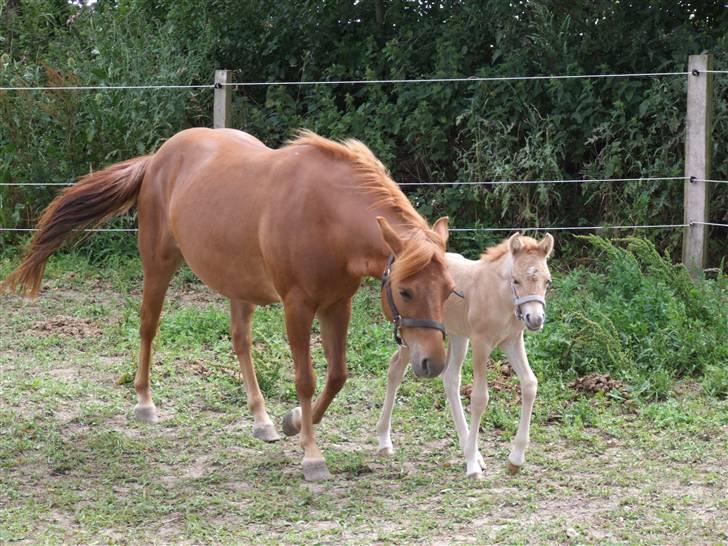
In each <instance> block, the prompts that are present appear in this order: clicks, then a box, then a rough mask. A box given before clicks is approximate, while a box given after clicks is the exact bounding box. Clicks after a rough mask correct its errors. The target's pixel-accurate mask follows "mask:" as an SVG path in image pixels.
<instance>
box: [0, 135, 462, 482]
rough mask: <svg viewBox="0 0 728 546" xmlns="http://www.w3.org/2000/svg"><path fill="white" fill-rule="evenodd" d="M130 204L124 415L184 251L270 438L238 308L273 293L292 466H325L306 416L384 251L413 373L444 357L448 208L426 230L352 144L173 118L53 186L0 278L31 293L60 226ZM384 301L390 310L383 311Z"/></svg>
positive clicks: (247, 323)
mask: <svg viewBox="0 0 728 546" xmlns="http://www.w3.org/2000/svg"><path fill="white" fill-rule="evenodd" d="M134 204H136V206H137V209H138V222H139V241H138V242H139V251H140V254H141V259H142V264H143V268H144V293H143V300H142V306H141V327H140V337H141V349H140V352H139V367H138V369H137V373H136V378H135V380H134V387H135V389H136V393H137V398H138V404H137V405H136V407H135V411H134V413H135V416H136V417H137V418H138V419H140V420H142V421H147V422H154V421H156V420H157V412H156V406H155V405H154V402H153V401H152V395H151V390H150V384H149V383H150V381H149V375H150V374H149V366H150V356H151V346H152V339H153V338H154V336H155V334H156V331H157V327H158V324H159V315H160V312H161V309H162V302H163V300H164V297H165V294H166V291H167V287H168V285H169V282H170V280H171V279H172V276H173V275H174V273H175V271H176V270H177V268H178V267H179V266H180V265H181V263H182V262H183V261H184V262H186V263H187V264H188V265H189V267H190V268H191V269H192V271H194V272H195V274H196V275H197V276H198V277H199V278H200V279H201V280H202V281H203V282H204V283H205V284H207V285H208V286H209V287H210V288H212V289H213V290H215V291H217V292H219V293H220V294H222V295H223V296H225V297H227V298H229V299H230V302H231V337H232V343H233V348H234V350H235V353H236V354H237V357H238V359H239V361H240V369H241V371H242V376H243V381H244V383H245V388H246V392H247V397H248V406H249V408H250V410H251V411H252V414H253V435H254V436H255V437H257V438H259V439H262V440H264V441H275V440H277V439H278V438H279V436H278V434H277V432H276V430H275V428H274V426H273V424H272V422H271V419H270V417H269V416H268V413H267V411H266V407H265V401H264V399H263V396H262V394H261V392H260V389H259V387H258V383H257V380H256V376H255V369H254V367H253V363H252V360H251V318H252V314H253V310H254V309H255V306H256V305H265V304H270V303H274V302H282V303H283V307H284V313H285V323H286V331H287V334H288V342H289V344H290V347H291V352H292V355H293V362H294V367H295V382H296V392H297V394H298V399H299V403H300V407H298V408H295V409H294V410H292V411H291V412H289V414H288V415H287V416H286V418H285V419H284V426H283V429H284V432H286V434H289V435H292V434H296V433H298V432H299V431H300V432H301V445H302V447H303V452H304V456H303V473H304V477H305V478H306V479H307V480H320V479H325V478H327V477H329V476H330V475H329V472H328V469H327V467H326V463H325V461H324V458H323V456H322V454H321V451H320V450H319V448H318V447H317V445H316V441H315V438H314V432H313V424H314V423H318V422H320V421H321V418H322V416H323V414H324V412H325V411H326V409H327V407H328V406H329V404H330V403H331V401H332V399H333V398H334V396H335V395H336V393H337V392H338V391H339V390H340V389H341V388H342V386H343V385H344V382H345V381H346V378H347V368H346V360H345V357H346V355H345V352H346V335H347V330H348V325H349V318H350V315H351V299H352V296H353V295H354V293H355V292H356V290H357V288H358V287H359V284H360V282H361V280H362V278H363V277H366V276H374V277H380V276H381V275H382V274H383V271H384V270H385V265H386V264H387V262H388V259H392V260H393V262H392V263H391V265H390V266H389V267H387V270H388V271H389V272H390V273H391V274H390V275H388V279H389V281H388V283H387V290H386V291H387V292H389V293H390V294H391V297H392V298H393V299H392V300H391V302H385V298H384V296H383V303H388V304H390V305H384V312H385V315H386V316H388V318H396V319H397V321H398V322H397V324H398V328H397V329H398V331H399V332H400V334H401V336H402V337H403V338H404V342H405V343H406V344H407V346H408V347H409V349H410V354H411V355H412V359H411V360H412V367H413V371H414V372H415V373H416V374H417V375H420V376H428V377H434V376H436V375H438V374H439V373H440V372H442V370H443V369H444V367H445V362H446V360H445V349H444V342H443V341H444V340H443V333H444V328H442V326H441V324H439V321H441V320H442V309H443V305H444V303H445V300H446V299H447V297H448V295H449V293H450V291H451V290H452V289H453V281H452V279H451V277H450V274H449V273H448V271H447V267H446V265H445V244H446V242H447V237H448V229H447V218H442V219H440V220H438V221H437V222H436V223H435V224H434V225H433V226H432V228H430V227H429V226H428V224H427V222H426V221H425V220H424V219H423V218H422V217H421V216H419V214H417V212H416V211H415V209H414V208H413V207H412V205H411V204H410V202H409V201H408V200H407V198H406V197H405V195H404V194H403V193H402V192H401V191H400V190H399V188H398V186H397V185H396V184H395V183H394V182H393V181H392V180H391V179H390V177H389V175H388V173H387V171H386V169H385V168H384V166H383V165H382V164H381V163H380V162H379V161H378V160H377V159H376V157H375V156H374V155H373V154H372V153H371V151H370V150H369V149H368V148H367V147H366V146H365V145H363V144H362V143H360V142H358V141H355V140H348V141H345V142H342V143H339V142H333V141H330V140H327V139H325V138H322V137H320V136H318V135H315V134H313V133H311V132H302V133H301V134H300V135H299V136H298V138H296V139H295V140H293V141H292V142H290V143H288V145H286V146H284V147H282V148H279V149H275V150H274V149H271V148H268V147H267V146H265V145H264V144H263V143H262V142H261V141H260V140H258V139H257V138H255V137H253V136H251V135H248V134H246V133H243V132H240V131H235V130H232V129H218V130H212V129H204V128H196V129H188V130H185V131H182V132H180V133H178V134H176V135H175V136H173V137H172V138H170V139H169V140H168V141H167V142H166V143H164V145H162V146H161V147H160V148H159V150H158V151H157V152H156V153H155V154H153V155H148V156H142V157H137V158H134V159H130V160H127V161H124V162H121V163H117V164H114V165H111V166H110V167H107V168H106V169H104V170H102V171H99V172H95V173H92V174H89V175H86V176H84V177H82V178H80V179H79V180H78V181H77V182H76V184H74V185H73V186H71V187H69V188H67V189H65V190H64V191H63V192H62V193H61V194H59V195H58V196H57V197H56V198H55V200H54V201H53V202H52V203H51V204H50V205H49V206H48V208H47V209H46V210H45V212H44V213H43V216H42V217H41V219H40V221H39V223H38V231H37V232H36V233H35V236H34V237H33V239H32V241H31V243H30V246H29V248H28V251H27V253H26V255H25V257H24V259H23V262H22V263H21V265H20V266H19V267H18V268H17V269H16V270H15V271H14V272H13V273H11V274H10V275H9V277H8V278H7V279H6V280H5V281H4V283H3V285H2V288H4V289H6V290H12V291H16V290H20V291H21V292H24V293H26V294H28V295H32V296H35V295H37V294H38V292H39V289H40V284H41V278H42V276H43V271H44V268H45V263H46V261H47V259H48V257H49V256H50V255H51V254H52V253H53V252H54V251H55V250H57V249H58V248H59V247H60V246H61V244H62V242H63V240H64V239H65V238H66V237H67V236H69V235H72V234H73V232H77V231H78V230H80V229H82V228H84V227H86V226H89V225H96V224H99V223H100V222H102V221H104V220H107V219H108V218H110V217H112V216H114V215H117V214H121V213H123V212H126V211H127V210H129V209H130V208H131V207H132V206H134ZM383 292H384V291H383ZM392 305H394V306H396V307H394V309H395V310H398V313H397V317H391V311H390V309H391V308H392V307H391V306H392ZM400 315H401V316H400ZM315 316H318V319H319V322H320V327H321V337H322V341H323V345H324V350H325V355H326V360H327V363H328V370H327V376H326V384H325V386H324V388H323V391H322V392H321V393H320V395H319V397H318V398H317V399H316V400H315V402H313V403H312V397H313V394H314V391H315V387H316V376H315V374H314V370H313V366H312V362H311V355H310V332H311V327H312V324H313V320H314V317H315ZM402 317H409V318H410V319H411V320H410V322H407V319H405V318H402ZM400 319H401V321H400ZM418 319H419V320H418ZM440 330H442V332H441V331H440Z"/></svg>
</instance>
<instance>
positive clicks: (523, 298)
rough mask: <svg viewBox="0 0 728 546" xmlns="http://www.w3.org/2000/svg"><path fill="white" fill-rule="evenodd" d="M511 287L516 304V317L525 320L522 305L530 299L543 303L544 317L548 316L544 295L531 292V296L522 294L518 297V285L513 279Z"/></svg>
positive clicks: (514, 303)
mask: <svg viewBox="0 0 728 546" xmlns="http://www.w3.org/2000/svg"><path fill="white" fill-rule="evenodd" d="M511 288H512V289H513V305H515V307H516V308H515V313H516V319H518V320H520V321H523V318H524V315H523V311H521V305H523V304H524V303H528V302H529V301H537V302H539V303H540V304H541V305H543V308H544V318H545V317H546V300H545V299H544V297H543V296H538V295H536V294H531V295H529V296H521V297H520V298H519V297H518V294H517V293H516V285H515V283H514V282H513V281H511Z"/></svg>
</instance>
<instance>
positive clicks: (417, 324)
mask: <svg viewBox="0 0 728 546" xmlns="http://www.w3.org/2000/svg"><path fill="white" fill-rule="evenodd" d="M393 263H394V256H390V257H389V259H388V260H387V266H386V267H385V268H384V273H382V290H384V294H385V296H386V297H387V303H388V304H389V310H390V312H391V313H392V325H393V326H394V341H395V342H396V343H397V345H399V346H401V347H406V346H407V345H406V344H405V343H404V341H403V340H402V337H401V336H400V331H401V330H402V328H432V329H434V330H440V331H441V332H442V337H443V338H446V337H447V333H446V332H445V325H444V324H443V323H441V322H437V321H436V320H432V319H413V318H405V317H403V316H402V315H400V314H399V311H398V310H397V306H396V305H395V304H394V297H393V296H392V283H391V282H390V277H391V275H392V264H393Z"/></svg>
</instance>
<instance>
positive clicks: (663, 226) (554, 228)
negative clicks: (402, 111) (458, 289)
mask: <svg viewBox="0 0 728 546" xmlns="http://www.w3.org/2000/svg"><path fill="white" fill-rule="evenodd" d="M694 225H703V226H714V227H725V228H728V224H720V223H717V222H697V221H696V222H690V223H688V224H645V225H625V226H549V227H494V228H486V227H471V228H450V231H452V232H474V231H481V232H487V231H514V232H515V231H586V230H604V229H669V228H685V227H689V226H694ZM0 231H12V232H18V231H21V232H33V231H38V229H37V228H6V227H0ZM78 231H84V232H126V233H131V232H137V231H139V229H138V228H95V229H83V230H78Z"/></svg>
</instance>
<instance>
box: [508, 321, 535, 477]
mask: <svg viewBox="0 0 728 546" xmlns="http://www.w3.org/2000/svg"><path fill="white" fill-rule="evenodd" d="M502 347H503V350H504V351H505V353H506V355H508V360H509V361H510V363H511V366H512V367H513V370H514V371H515V372H516V375H517V376H518V381H519V382H520V383H521V418H520V420H519V422H518V431H517V432H516V437H515V438H514V439H513V447H512V449H511V453H510V454H509V455H508V473H509V474H515V473H517V472H518V471H519V470H520V469H521V467H522V466H523V463H524V462H525V461H526V449H527V448H528V444H529V442H530V434H531V413H532V412H533V402H534V400H535V399H536V391H537V390H538V380H537V379H536V376H535V375H534V373H533V371H532V370H531V366H529V364H528V357H527V356H526V347H525V345H524V343H523V333H521V334H519V335H518V336H517V337H516V338H514V339H509V340H508V341H507V342H506V343H504V344H503V345H502Z"/></svg>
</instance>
